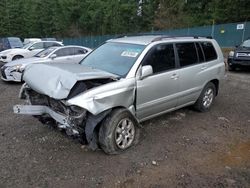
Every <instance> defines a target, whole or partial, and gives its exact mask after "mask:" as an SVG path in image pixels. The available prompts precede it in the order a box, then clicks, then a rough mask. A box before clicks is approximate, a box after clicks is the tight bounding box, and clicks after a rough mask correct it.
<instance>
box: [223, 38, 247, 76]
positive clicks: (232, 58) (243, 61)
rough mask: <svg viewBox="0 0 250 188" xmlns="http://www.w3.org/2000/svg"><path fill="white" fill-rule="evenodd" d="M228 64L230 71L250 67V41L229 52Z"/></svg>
mask: <svg viewBox="0 0 250 188" xmlns="http://www.w3.org/2000/svg"><path fill="white" fill-rule="evenodd" d="M227 62H228V70H229V71H234V70H235V69H236V68H245V67H250V39H248V40H246V41H244V42H243V43H242V44H241V45H240V46H238V47H236V49H235V50H234V51H231V52H229V55H228V60H227Z"/></svg>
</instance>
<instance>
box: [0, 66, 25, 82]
mask: <svg viewBox="0 0 250 188" xmlns="http://www.w3.org/2000/svg"><path fill="white" fill-rule="evenodd" d="M1 74H2V76H1V79H2V80H4V81H14V82H21V81H22V74H23V73H22V72H20V71H17V70H16V69H13V68H12V67H6V66H3V67H2V68H1Z"/></svg>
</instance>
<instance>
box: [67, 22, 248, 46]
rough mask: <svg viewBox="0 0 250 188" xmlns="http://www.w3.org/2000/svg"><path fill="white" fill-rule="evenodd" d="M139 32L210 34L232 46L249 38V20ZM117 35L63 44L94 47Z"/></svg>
mask: <svg viewBox="0 0 250 188" xmlns="http://www.w3.org/2000/svg"><path fill="white" fill-rule="evenodd" d="M141 34H163V35H171V36H212V37H213V38H215V39H216V40H217V42H218V43H219V44H220V46H221V47H233V46H235V45H239V44H240V43H241V42H242V41H243V40H246V39H248V38H250V22H240V23H229V24H219V25H210V26H203V27H193V28H185V29H174V30H163V31H152V32H148V33H141ZM115 37H117V35H102V36H85V37H79V38H64V39H63V43H64V44H65V45H82V46H86V47H90V48H96V47H97V46H99V45H100V44H102V43H104V42H105V41H106V40H108V39H111V38H115Z"/></svg>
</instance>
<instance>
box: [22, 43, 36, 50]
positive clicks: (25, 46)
mask: <svg viewBox="0 0 250 188" xmlns="http://www.w3.org/2000/svg"><path fill="white" fill-rule="evenodd" d="M33 43H34V42H29V43H27V44H25V45H24V46H23V49H28V48H29V47H30V46H31V45H32V44H33Z"/></svg>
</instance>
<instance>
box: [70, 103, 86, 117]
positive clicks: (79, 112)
mask: <svg viewBox="0 0 250 188" xmlns="http://www.w3.org/2000/svg"><path fill="white" fill-rule="evenodd" d="M69 108H70V115H71V116H83V115H85V114H86V110H85V109H84V108H81V107H79V106H76V105H72V106H70V107H69Z"/></svg>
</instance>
